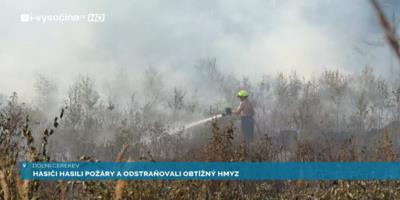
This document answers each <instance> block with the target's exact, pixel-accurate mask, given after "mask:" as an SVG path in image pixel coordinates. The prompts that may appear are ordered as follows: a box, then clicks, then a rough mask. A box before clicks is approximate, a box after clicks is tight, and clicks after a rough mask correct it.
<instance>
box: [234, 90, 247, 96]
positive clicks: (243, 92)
mask: <svg viewBox="0 0 400 200" xmlns="http://www.w3.org/2000/svg"><path fill="white" fill-rule="evenodd" d="M237 96H238V97H247V96H249V93H248V92H247V91H246V90H240V91H239V92H238V93H237Z"/></svg>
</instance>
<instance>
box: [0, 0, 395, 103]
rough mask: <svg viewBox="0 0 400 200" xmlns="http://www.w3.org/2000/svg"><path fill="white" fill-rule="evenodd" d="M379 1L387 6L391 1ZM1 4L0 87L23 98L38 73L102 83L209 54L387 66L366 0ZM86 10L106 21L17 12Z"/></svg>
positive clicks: (239, 70)
mask: <svg viewBox="0 0 400 200" xmlns="http://www.w3.org/2000/svg"><path fill="white" fill-rule="evenodd" d="M274 2H275V3H274ZM381 2H382V4H384V5H385V9H386V11H387V13H389V14H390V15H391V16H393V12H396V11H397V8H398V7H399V6H398V5H393V6H390V5H392V4H391V2H392V1H389V0H386V1H381ZM393 2H395V1H393ZM397 4H398V3H397ZM0 11H1V12H0V36H1V37H0V75H1V78H0V93H2V94H7V95H8V94H10V93H11V92H12V91H17V92H19V93H20V94H21V96H23V97H26V98H30V97H31V96H32V95H33V83H34V80H35V76H36V75H37V74H45V75H47V76H49V77H52V78H53V79H54V80H56V81H57V82H58V84H59V85H60V87H61V88H62V87H63V86H65V87H66V85H68V84H71V82H72V81H73V80H74V79H76V77H77V76H78V75H79V74H88V75H90V76H93V77H94V78H95V79H96V81H97V82H100V84H99V85H100V86H101V85H102V84H101V82H102V80H105V79H107V77H109V76H110V74H115V73H117V71H118V69H119V68H121V67H123V68H124V69H126V70H127V73H129V76H130V77H131V78H132V79H134V80H137V81H138V82H139V80H140V77H141V76H142V74H143V73H142V72H143V70H144V69H145V68H146V67H148V66H153V67H155V68H157V69H159V70H160V71H163V72H166V73H168V72H169V73H171V74H170V75H171V77H172V78H171V80H177V81H181V82H185V81H190V78H187V77H192V76H188V75H186V74H187V73H189V74H190V73H191V69H192V68H193V65H195V64H196V62H198V60H200V59H204V58H208V57H216V58H217V62H218V65H219V67H220V68H221V69H222V70H223V71H224V72H226V73H229V74H233V75H235V76H236V77H238V78H240V77H242V76H247V77H250V78H254V79H257V78H261V75H262V74H268V75H271V76H275V75H276V74H277V73H278V72H291V71H294V70H295V71H297V73H298V74H301V75H302V76H305V77H310V76H313V75H316V74H318V73H320V72H321V71H323V70H325V69H340V70H343V71H345V72H353V71H357V70H360V69H362V68H363V67H364V66H365V65H366V64H370V65H372V66H374V67H375V68H376V69H377V71H378V72H379V73H380V74H382V76H386V75H388V74H391V72H390V66H389V60H390V59H389V58H390V55H389V53H388V52H389V51H388V48H387V46H385V43H384V41H383V39H382V38H383V37H382V33H381V31H380V27H379V25H378V23H377V20H376V17H375V15H374V12H373V10H372V9H371V6H370V5H369V1H366V0H352V1H348V0H302V1H300V0H287V1H274V0H248V1H243V0H202V1H199V0H169V1H165V0H129V1H128V0H126V1H105V0H100V1H98V0H89V1H81V0H68V1H53V0H38V1H35V2H33V1H30V0H25V1H21V0H1V3H0ZM90 13H99V14H104V15H105V20H104V22H102V23H100V22H99V23H89V22H87V21H85V20H82V21H79V22H47V23H42V22H21V21H20V17H21V14H29V15H32V16H41V15H44V16H46V15H87V14H90ZM366 43H373V44H377V45H372V46H371V45H367V44H366ZM395 65H396V66H395V67H398V65H397V63H395Z"/></svg>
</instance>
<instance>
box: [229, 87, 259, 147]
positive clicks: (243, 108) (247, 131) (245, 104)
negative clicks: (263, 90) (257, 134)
mask: <svg viewBox="0 0 400 200" xmlns="http://www.w3.org/2000/svg"><path fill="white" fill-rule="evenodd" d="M248 96H249V93H248V92H247V91H246V90H240V91H239V92H238V94H237V97H238V98H239V99H240V105H239V107H238V108H236V109H235V110H234V111H233V113H234V114H237V115H239V116H240V119H241V128H242V133H243V137H244V140H245V141H246V142H251V141H252V140H253V137H254V118H253V116H254V108H253V105H252V104H251V103H250V101H249V100H248V99H247V98H248Z"/></svg>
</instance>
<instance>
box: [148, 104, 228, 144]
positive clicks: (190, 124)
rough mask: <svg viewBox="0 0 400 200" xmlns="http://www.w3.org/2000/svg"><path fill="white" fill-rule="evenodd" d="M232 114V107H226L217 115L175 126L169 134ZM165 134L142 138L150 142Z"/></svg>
mask: <svg viewBox="0 0 400 200" xmlns="http://www.w3.org/2000/svg"><path fill="white" fill-rule="evenodd" d="M231 114H232V109H231V108H225V111H224V112H223V113H222V114H217V115H214V116H211V117H208V118H206V119H202V120H199V121H196V122H192V123H189V124H186V125H184V126H183V127H179V128H174V129H172V130H170V131H169V132H168V134H169V135H176V134H178V133H182V132H184V131H185V130H188V129H191V128H193V127H196V126H199V125H201V124H204V123H207V122H210V121H213V120H217V119H219V118H221V117H224V116H227V115H231ZM164 136H165V135H162V136H158V137H156V138H153V139H151V138H148V137H147V138H144V139H142V140H144V141H146V142H147V143H149V142H150V141H151V140H157V139H160V138H161V137H164ZM142 140H141V141H142Z"/></svg>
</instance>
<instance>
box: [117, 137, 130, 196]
mask: <svg viewBox="0 0 400 200" xmlns="http://www.w3.org/2000/svg"><path fill="white" fill-rule="evenodd" d="M128 148H129V145H123V147H122V149H121V151H120V152H119V154H118V156H117V159H116V160H115V161H116V162H124V161H125V159H124V157H125V154H126V152H127V150H128ZM126 185H127V181H124V180H118V181H117V183H116V185H115V189H114V199H115V200H120V199H122V194H123V192H124V188H125V187H126Z"/></svg>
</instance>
